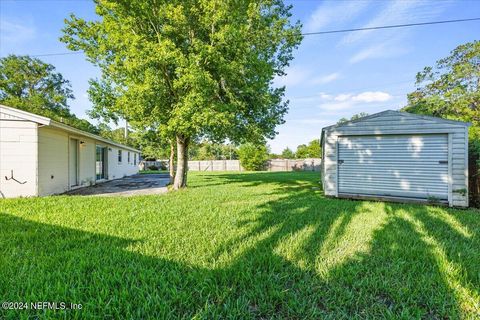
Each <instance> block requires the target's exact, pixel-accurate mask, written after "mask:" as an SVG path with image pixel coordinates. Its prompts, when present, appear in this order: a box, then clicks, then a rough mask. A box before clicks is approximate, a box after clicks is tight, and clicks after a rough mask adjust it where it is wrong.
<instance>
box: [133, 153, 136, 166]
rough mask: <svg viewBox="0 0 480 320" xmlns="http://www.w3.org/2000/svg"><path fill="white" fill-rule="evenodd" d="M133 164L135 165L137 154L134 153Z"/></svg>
mask: <svg viewBox="0 0 480 320" xmlns="http://www.w3.org/2000/svg"><path fill="white" fill-rule="evenodd" d="M133 165H134V166H136V165H137V154H136V153H135V154H134V155H133Z"/></svg>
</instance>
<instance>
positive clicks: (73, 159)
mask: <svg viewBox="0 0 480 320" xmlns="http://www.w3.org/2000/svg"><path fill="white" fill-rule="evenodd" d="M68 161H69V166H68V167H69V180H70V187H73V186H77V185H78V140H77V139H70V147H69V157H68Z"/></svg>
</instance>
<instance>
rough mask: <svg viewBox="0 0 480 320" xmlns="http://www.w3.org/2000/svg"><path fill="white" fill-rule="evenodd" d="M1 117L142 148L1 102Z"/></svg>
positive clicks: (132, 149) (126, 147)
mask: <svg viewBox="0 0 480 320" xmlns="http://www.w3.org/2000/svg"><path fill="white" fill-rule="evenodd" d="M0 119H3V120H27V121H31V122H36V123H39V124H42V125H45V126H51V127H54V128H57V129H60V130H64V131H67V132H71V133H74V134H77V135H80V136H84V137H88V138H92V139H95V140H98V141H102V142H104V143H108V144H111V145H113V146H116V147H119V148H123V149H127V150H131V151H134V152H140V150H138V149H135V148H132V147H129V146H126V145H124V144H121V143H118V142H115V141H112V140H109V139H105V138H103V137H100V136H98V135H96V134H93V133H90V132H86V131H83V130H80V129H76V128H74V127H71V126H68V125H66V124H63V123H61V122H58V121H55V120H52V119H50V118H47V117H43V116H39V115H38V114H34V113H30V112H27V111H24V110H20V109H16V108H12V107H7V106H4V105H1V104H0Z"/></svg>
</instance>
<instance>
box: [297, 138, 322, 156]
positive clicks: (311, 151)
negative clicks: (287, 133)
mask: <svg viewBox="0 0 480 320" xmlns="http://www.w3.org/2000/svg"><path fill="white" fill-rule="evenodd" d="M321 153H322V150H321V147H320V139H314V140H312V141H310V142H309V143H308V145H305V144H301V145H299V146H298V147H297V151H296V152H295V155H296V157H297V159H305V158H320V157H321Z"/></svg>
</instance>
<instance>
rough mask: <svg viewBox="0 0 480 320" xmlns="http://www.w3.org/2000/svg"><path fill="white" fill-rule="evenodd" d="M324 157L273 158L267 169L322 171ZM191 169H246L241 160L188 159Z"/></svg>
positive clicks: (189, 168) (267, 164) (268, 162)
mask: <svg viewBox="0 0 480 320" xmlns="http://www.w3.org/2000/svg"><path fill="white" fill-rule="evenodd" d="M321 163H322V159H319V158H312V159H271V160H268V161H267V163H266V166H265V169H266V170H268V171H320V165H321ZM188 170H189V171H245V169H243V168H242V166H241V164H240V161H239V160H203V161H188Z"/></svg>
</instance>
